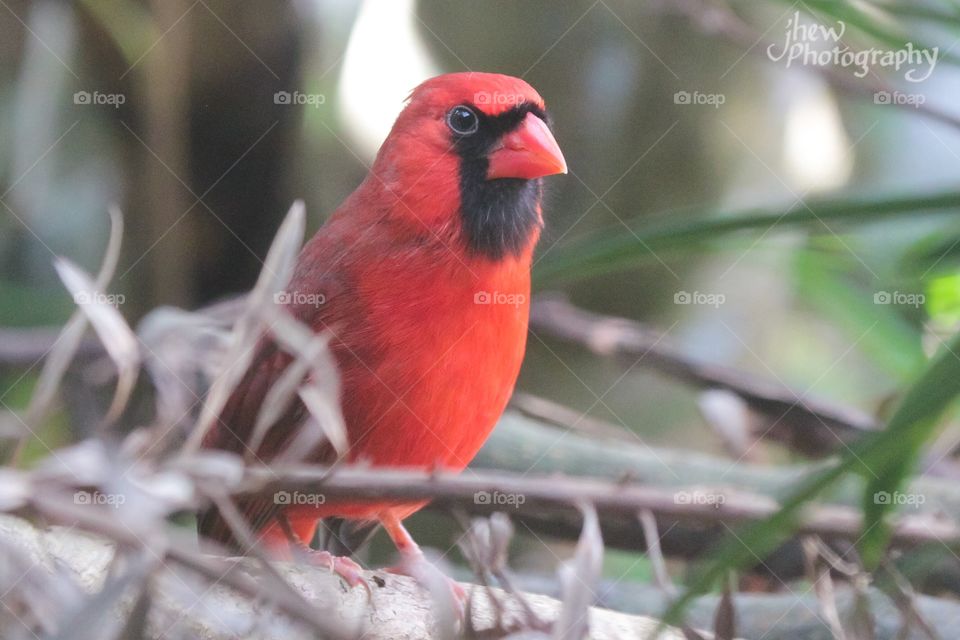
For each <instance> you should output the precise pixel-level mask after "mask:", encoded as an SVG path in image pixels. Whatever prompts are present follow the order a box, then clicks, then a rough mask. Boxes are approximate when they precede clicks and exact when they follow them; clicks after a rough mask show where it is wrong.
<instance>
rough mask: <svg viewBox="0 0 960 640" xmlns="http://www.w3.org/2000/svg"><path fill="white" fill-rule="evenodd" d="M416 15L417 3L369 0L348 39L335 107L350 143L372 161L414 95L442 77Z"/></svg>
mask: <svg viewBox="0 0 960 640" xmlns="http://www.w3.org/2000/svg"><path fill="white" fill-rule="evenodd" d="M415 11H416V0H366V1H365V2H364V3H363V6H362V7H361V8H360V12H359V14H358V15H357V20H356V22H355V23H354V26H353V31H352V32H351V34H350V40H349V42H348V44H347V52H346V56H345V58H344V64H343V70H342V72H341V75H340V88H339V91H338V92H337V95H338V96H339V99H338V104H337V108H338V109H339V112H340V117H341V118H342V119H343V122H344V125H345V129H346V132H347V134H348V135H349V137H350V139H349V140H348V142H349V143H350V144H354V145H356V147H355V151H356V152H357V153H358V154H360V155H361V156H362V157H363V158H364V159H365V160H368V161H369V160H372V159H373V158H374V156H375V155H376V152H377V149H378V148H379V147H380V144H381V143H382V142H383V140H384V138H386V137H387V134H388V133H389V132H390V127H391V126H393V121H394V120H395V119H396V117H397V115H398V114H399V113H400V110H401V109H402V108H403V101H404V99H405V98H406V97H407V95H408V94H409V93H410V91H411V90H412V89H413V88H414V87H416V86H417V85H418V84H420V83H421V82H423V81H424V80H426V79H427V78H430V77H432V76H435V75H438V74H439V73H440V70H439V69H438V67H437V65H436V63H435V62H434V61H433V59H432V58H431V56H430V54H429V52H428V50H427V47H426V44H425V43H424V41H423V38H422V37H421V33H422V31H424V30H425V28H424V27H422V26H421V25H420V23H419V21H418V20H417V17H416V15H415V14H414V12H415Z"/></svg>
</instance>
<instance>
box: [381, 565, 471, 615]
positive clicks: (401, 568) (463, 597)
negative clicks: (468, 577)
mask: <svg viewBox="0 0 960 640" xmlns="http://www.w3.org/2000/svg"><path fill="white" fill-rule="evenodd" d="M386 571H387V572H388V573H392V574H395V575H401V576H407V577H409V578H413V579H414V580H416V581H417V583H418V584H419V585H420V586H422V587H423V588H425V589H427V590H428V591H432V590H433V589H435V588H436V585H437V582H438V578H439V579H442V580H443V581H444V583H445V584H446V587H447V589H448V590H449V594H450V597H451V600H452V602H453V606H454V610H455V612H456V616H457V620H458V621H460V622H462V621H463V620H464V617H465V615H466V604H467V591H466V589H464V588H463V586H462V585H461V584H460V583H459V582H457V581H456V580H454V579H453V578H451V577H449V576H447V575H446V574H444V573H443V572H442V571H440V569H438V568H437V567H436V566H435V565H434V564H433V563H431V562H430V561H429V560H427V559H426V558H425V557H424V556H423V555H422V554H410V555H405V556H404V557H403V559H402V560H401V562H400V564H398V565H396V566H394V567H390V568H388V569H386Z"/></svg>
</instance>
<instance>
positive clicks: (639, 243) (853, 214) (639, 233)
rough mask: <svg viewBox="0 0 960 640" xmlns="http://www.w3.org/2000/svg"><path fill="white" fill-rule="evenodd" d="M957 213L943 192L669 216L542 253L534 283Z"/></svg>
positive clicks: (952, 197)
mask: <svg viewBox="0 0 960 640" xmlns="http://www.w3.org/2000/svg"><path fill="white" fill-rule="evenodd" d="M957 208H960V192H958V191H948V192H944V193H936V194H930V195H923V196H905V197H893V198H875V199H817V200H814V199H811V200H809V201H808V202H807V203H806V205H805V206H799V207H794V206H791V207H790V208H787V209H782V210H777V209H752V210H748V211H740V212H735V213H732V214H721V215H707V214H706V213H705V212H704V211H702V210H701V211H694V212H692V211H690V210H685V211H675V212H670V213H667V214H662V215H658V216H657V217H656V218H655V219H653V220H650V219H645V220H642V221H639V222H637V223H636V224H629V223H628V225H627V226H628V227H629V229H625V228H624V227H623V225H616V226H613V227H610V228H607V229H603V230H601V231H599V232H597V233H593V234H590V235H589V236H587V237H586V238H584V239H582V240H580V241H579V242H576V243H572V244H570V245H568V246H566V247H565V248H563V249H557V250H554V251H552V252H550V253H548V254H546V255H545V256H544V257H543V258H542V259H541V260H539V261H538V262H537V264H536V267H535V269H534V282H535V283H536V284H537V285H538V286H543V285H545V284H552V283H555V282H559V281H574V280H581V279H583V278H587V277H590V276H597V275H602V274H607V273H616V272H620V271H625V270H628V269H633V268H636V267H638V266H640V265H643V264H646V263H647V262H648V261H649V260H650V259H651V258H652V257H653V254H654V253H656V252H659V251H667V250H674V249H687V250H691V249H699V248H701V247H702V246H703V245H704V244H705V243H709V242H713V241H716V240H718V239H720V238H723V237H725V236H728V235H729V234H732V233H737V232H744V231H753V232H761V233H763V232H766V231H768V230H776V231H785V230H788V229H792V228H796V227H808V228H811V227H812V228H815V227H818V226H820V225H822V224H823V222H832V221H842V222H848V223H860V224H863V223H869V222H874V221H876V220H878V219H880V218H885V217H892V216H904V215H910V216H915V215H916V214H917V213H918V212H941V211H948V210H951V209H957ZM831 229H834V228H833V225H831ZM834 230H836V229H834Z"/></svg>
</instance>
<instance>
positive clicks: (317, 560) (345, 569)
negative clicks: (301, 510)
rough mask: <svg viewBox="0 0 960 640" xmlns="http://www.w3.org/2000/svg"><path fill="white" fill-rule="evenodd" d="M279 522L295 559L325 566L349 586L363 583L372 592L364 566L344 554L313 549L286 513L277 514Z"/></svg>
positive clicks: (368, 591)
mask: <svg viewBox="0 0 960 640" xmlns="http://www.w3.org/2000/svg"><path fill="white" fill-rule="evenodd" d="M277 524H278V525H279V526H280V530H281V531H282V532H283V534H284V536H285V537H286V540H287V545H288V548H289V550H290V553H291V554H292V555H293V557H294V559H297V558H300V559H302V560H303V561H305V562H306V563H307V564H311V565H314V566H318V567H325V568H327V569H329V570H330V571H332V572H333V573H335V574H337V575H338V576H340V577H341V578H343V580H344V582H346V583H347V584H348V585H349V586H351V587H355V586H357V585H362V586H363V587H364V588H365V589H366V590H367V593H370V585H369V584H368V583H367V581H366V579H365V578H364V577H363V567H361V566H360V565H359V564H357V563H356V562H354V561H353V560H351V559H350V558H346V557H343V556H335V555H333V554H332V553H330V552H329V551H326V550H317V549H312V548H311V547H310V545H308V544H307V543H306V542H304V540H303V538H301V537H300V536H299V535H297V533H296V531H294V529H293V525H291V523H290V519H289V518H288V517H287V515H286V514H283V513H281V514H280V515H279V516H277Z"/></svg>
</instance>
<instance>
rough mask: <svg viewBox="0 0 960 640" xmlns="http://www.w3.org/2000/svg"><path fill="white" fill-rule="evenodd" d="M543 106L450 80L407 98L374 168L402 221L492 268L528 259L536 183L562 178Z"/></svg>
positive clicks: (465, 77) (472, 76) (499, 86)
mask: <svg viewBox="0 0 960 640" xmlns="http://www.w3.org/2000/svg"><path fill="white" fill-rule="evenodd" d="M549 123H550V120H549V117H548V116H547V113H546V110H545V107H544V103H543V98H541V97H540V95H539V94H538V93H537V92H536V91H535V90H534V89H533V87H531V86H530V85H529V84H527V83H526V82H524V81H523V80H521V79H519V78H513V77H510V76H504V75H499V74H493V73H476V72H465V73H451V74H447V75H442V76H437V77H435V78H431V79H430V80H427V81H426V82H424V83H423V84H421V85H420V86H419V87H417V88H416V89H414V90H413V92H412V93H411V94H410V98H409V101H408V103H407V106H406V107H405V108H404V110H403V112H402V113H401V114H400V116H399V117H398V118H397V121H396V123H395V124H394V126H393V129H392V131H391V132H390V135H389V136H388V137H387V140H386V141H385V142H384V144H383V146H382V147H381V149H380V153H379V154H378V156H377V161H376V163H375V165H374V167H373V172H374V173H375V174H376V179H377V180H378V181H379V182H380V183H381V184H382V185H383V186H386V187H387V188H388V189H389V191H390V192H391V193H392V194H393V195H395V196H396V197H398V198H399V199H400V200H401V202H402V204H403V205H404V206H401V207H399V212H398V215H400V216H403V217H405V218H408V219H409V221H410V222H413V223H415V224H417V225H418V226H423V227H426V228H427V231H429V232H430V233H435V234H443V235H454V236H456V238H455V240H456V241H457V242H461V243H463V244H464V245H465V248H466V249H467V251H468V252H469V253H471V254H474V255H477V256H481V257H484V258H489V259H493V260H497V259H500V258H503V257H504V256H507V255H514V256H519V255H521V254H523V253H525V252H528V251H529V250H530V249H532V246H533V244H534V243H535V242H536V240H537V238H538V236H539V231H540V227H541V226H542V218H541V214H540V198H541V192H542V188H541V180H540V178H542V177H544V176H549V175H552V174H556V173H566V172H567V165H566V161H565V160H564V158H563V154H562V153H561V152H560V147H559V146H558V145H557V141H556V140H555V139H554V137H553V133H551V131H550V126H549Z"/></svg>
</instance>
